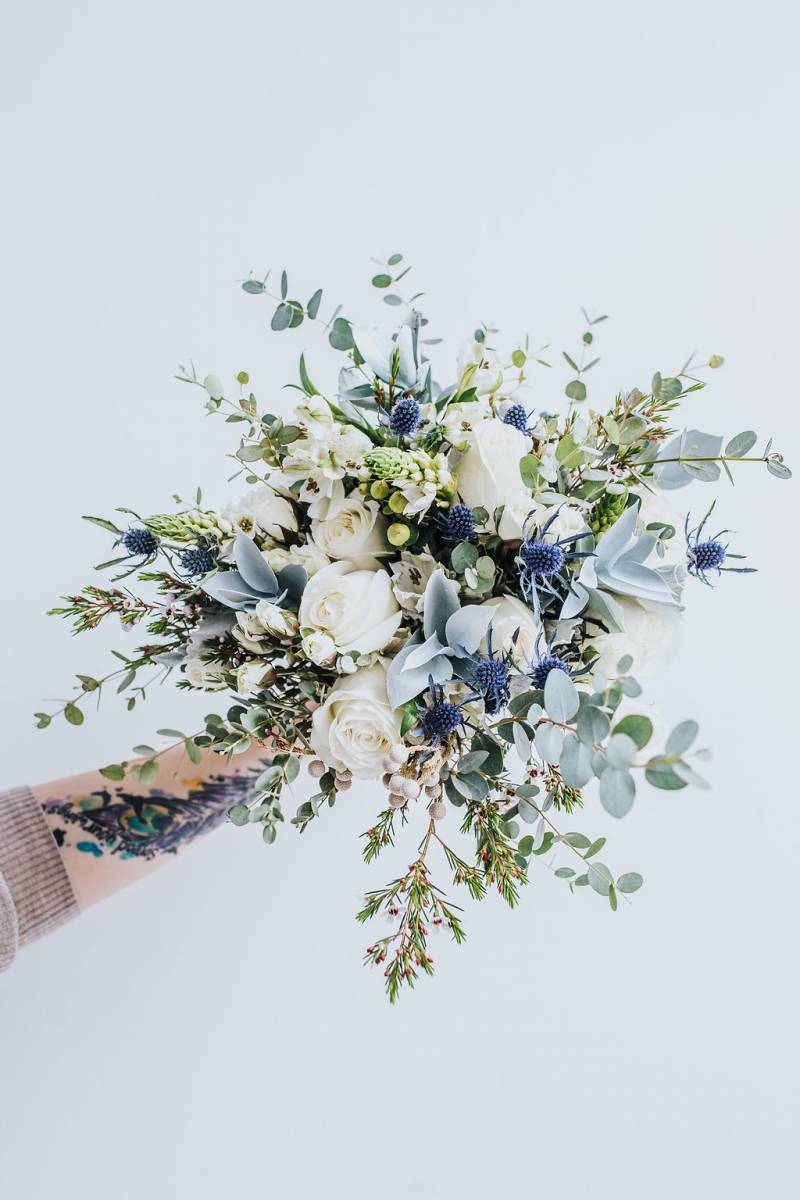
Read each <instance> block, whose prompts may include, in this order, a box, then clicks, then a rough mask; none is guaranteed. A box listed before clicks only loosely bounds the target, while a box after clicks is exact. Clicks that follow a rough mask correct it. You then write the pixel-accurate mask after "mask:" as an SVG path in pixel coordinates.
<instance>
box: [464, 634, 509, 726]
mask: <svg viewBox="0 0 800 1200" xmlns="http://www.w3.org/2000/svg"><path fill="white" fill-rule="evenodd" d="M492 636H493V629H492V626H491V625H489V629H488V631H487V634H486V653H485V654H470V655H469V656H468V658H469V661H470V662H471V663H472V672H471V674H470V676H469V682H470V683H471V684H472V686H473V687H474V688H475V691H476V692H477V693H478V694H479V696H480V697H481V699H482V700H483V703H484V707H485V709H486V712H487V713H490V714H493V713H496V712H499V711H500V709H501V708H505V706H506V705H507V704H508V702H509V700H510V699H511V688H510V679H511V663H512V661H513V653H512V650H511V649H509V650H505V651H499V652H496V651H495V650H494V648H493V646H492Z"/></svg>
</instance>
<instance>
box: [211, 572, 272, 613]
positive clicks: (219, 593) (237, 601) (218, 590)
mask: <svg viewBox="0 0 800 1200" xmlns="http://www.w3.org/2000/svg"><path fill="white" fill-rule="evenodd" d="M202 586H203V591H204V592H205V593H206V595H207V596H210V597H211V599H212V600H216V601H217V603H218V604H224V605H225V607H226V608H253V607H255V605H256V602H257V601H258V599H259V597H258V594H257V593H256V592H254V591H253V590H252V589H251V588H250V587H248V585H247V584H246V583H245V581H244V579H243V578H242V576H241V575H240V574H239V572H238V571H223V572H222V573H221V574H220V575H212V576H211V578H210V579H206V580H204V582H203V585H202Z"/></svg>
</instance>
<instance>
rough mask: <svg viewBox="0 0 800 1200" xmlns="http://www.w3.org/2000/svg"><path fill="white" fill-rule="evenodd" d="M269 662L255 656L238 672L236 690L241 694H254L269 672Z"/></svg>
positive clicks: (245, 695)
mask: <svg viewBox="0 0 800 1200" xmlns="http://www.w3.org/2000/svg"><path fill="white" fill-rule="evenodd" d="M268 669H269V663H267V662H264V661H263V659H257V658H253V659H251V660H250V662H247V663H245V664H244V665H243V666H241V667H239V669H238V670H237V672H236V691H237V692H238V693H239V695H240V696H244V697H247V696H252V694H253V692H255V691H257V690H258V685H259V684H260V683H261V680H262V679H263V678H264V676H265V675H266V673H267V670H268Z"/></svg>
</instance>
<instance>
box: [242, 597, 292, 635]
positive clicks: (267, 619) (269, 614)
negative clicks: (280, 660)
mask: <svg viewBox="0 0 800 1200" xmlns="http://www.w3.org/2000/svg"><path fill="white" fill-rule="evenodd" d="M240 615H241V614H240ZM256 617H257V619H258V620H259V621H260V622H261V624H262V625H263V626H264V628H265V629H266V630H267V631H268V632H269V633H274V634H275V636H276V637H282V638H291V637H294V636H295V634H296V633H298V632H299V630H300V622H299V621H298V619H297V617H296V616H295V614H294V613H293V612H289V611H288V609H285V608H279V607H278V605H277V604H270V602H269V600H259V602H258V604H257V605H256Z"/></svg>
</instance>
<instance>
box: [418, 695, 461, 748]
mask: <svg viewBox="0 0 800 1200" xmlns="http://www.w3.org/2000/svg"><path fill="white" fill-rule="evenodd" d="M429 688H430V697H431V702H430V704H429V705H427V706H426V707H425V708H424V709H423V710H422V713H421V715H420V719H419V732H420V733H421V734H422V735H423V737H424V738H425V741H426V742H429V743H430V745H432V746H438V744H439V742H441V741H444V740H445V739H446V738H448V737H449V736H450V734H451V733H455V731H456V730H457V729H458V727H459V726H461V728H462V729H463V728H464V717H463V715H462V712H461V709H462V706H463V704H464V701H463V700H462V702H461V704H453V703H452V702H451V701H450V700H447V699H445V694H444V688H443V687H442V686H441V684H436V683H434V682H433V680H432V679H431V680H430V681H429ZM472 698H473V699H474V697H472Z"/></svg>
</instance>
